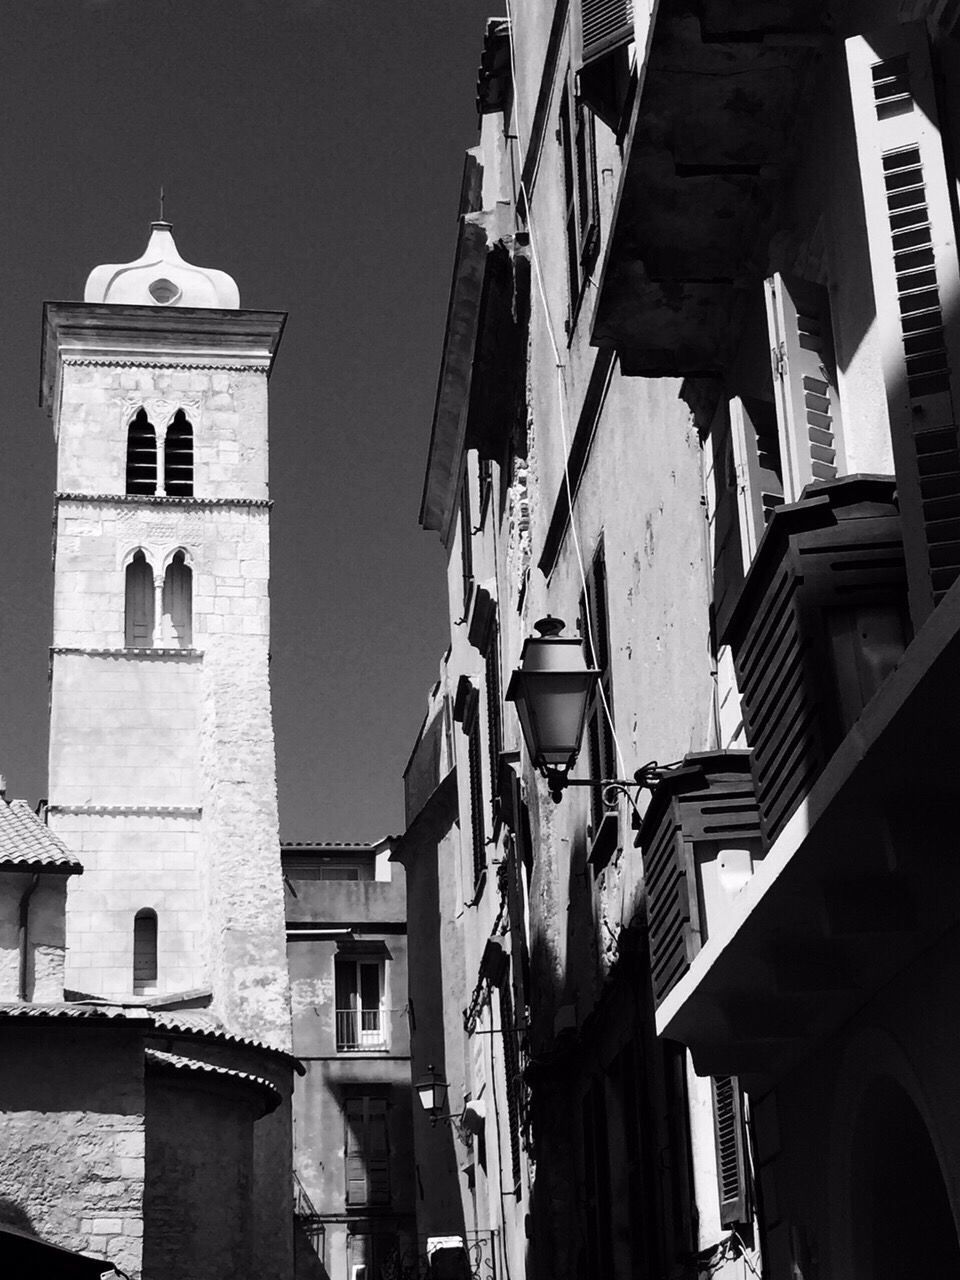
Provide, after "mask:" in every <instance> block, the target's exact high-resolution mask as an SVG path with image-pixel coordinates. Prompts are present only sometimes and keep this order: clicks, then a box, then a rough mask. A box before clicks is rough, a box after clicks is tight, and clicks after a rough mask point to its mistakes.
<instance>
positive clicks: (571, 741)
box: [506, 615, 657, 804]
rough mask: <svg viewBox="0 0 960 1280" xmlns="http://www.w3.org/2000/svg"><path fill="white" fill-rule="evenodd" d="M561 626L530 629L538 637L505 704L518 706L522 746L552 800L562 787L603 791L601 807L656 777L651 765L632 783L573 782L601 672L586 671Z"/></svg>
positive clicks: (549, 622) (527, 645)
mask: <svg viewBox="0 0 960 1280" xmlns="http://www.w3.org/2000/svg"><path fill="white" fill-rule="evenodd" d="M563 627H564V624H563V622H562V621H561V620H560V619H559V618H552V617H550V616H549V615H548V616H547V617H546V618H541V620H540V621H539V622H535V623H534V628H535V629H536V631H537V632H538V633H539V634H538V635H536V636H530V637H528V638H527V639H526V640H525V641H524V642H523V650H522V652H521V654H520V666H519V668H518V669H517V670H516V671H514V673H513V675H512V676H511V677H510V684H509V685H508V686H507V693H506V700H507V702H513V703H515V704H516V708H517V716H518V718H519V720H520V729H521V731H522V733H523V740H524V742H525V743H526V744H527V751H528V753H529V755H530V760H531V762H532V764H533V767H534V768H535V769H536V770H537V771H538V773H540V774H541V776H542V777H544V778H545V779H546V781H547V785H548V786H549V788H550V795H551V796H552V798H553V799H554V800H555V801H559V800H560V797H561V796H562V795H563V791H564V788H566V787H603V788H604V790H605V795H604V803H606V804H613V803H614V802H615V801H614V800H613V799H607V794H606V793H607V792H609V793H610V794H611V795H614V796H615V795H616V793H618V792H621V793H625V794H627V796H628V797H629V798H630V799H631V800H632V797H630V793H629V790H627V788H630V787H637V786H640V787H642V786H649V785H650V784H651V781H652V780H654V778H655V774H656V771H657V765H656V763H655V762H651V763H650V764H648V765H644V766H643V767H642V768H641V769H638V770H637V772H636V773H635V774H634V777H633V779H632V780H630V781H626V780H624V779H622V778H571V777H570V776H569V774H570V770H571V769H572V768H573V766H574V765H575V764H576V762H577V756H578V755H579V754H580V743H581V740H582V738H583V726H584V721H585V720H586V715H587V706H588V704H589V702H590V698H591V697H592V695H593V693H594V691H595V689H596V687H597V682H598V681H599V679H600V672H599V671H597V670H594V669H590V668H588V667H587V664H586V662H585V661H584V656H583V643H582V641H581V640H580V639H579V637H577V636H562V635H561V634H560V632H561V631H562V630H563Z"/></svg>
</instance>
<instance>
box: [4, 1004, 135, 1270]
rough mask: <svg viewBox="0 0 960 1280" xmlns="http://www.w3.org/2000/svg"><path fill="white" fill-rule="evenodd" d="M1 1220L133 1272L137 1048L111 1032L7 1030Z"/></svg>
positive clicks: (128, 1035)
mask: <svg viewBox="0 0 960 1280" xmlns="http://www.w3.org/2000/svg"><path fill="white" fill-rule="evenodd" d="M4 1046H5V1049H6V1052H5V1053H4V1054H2V1055H0V1104H2V1110H0V1149H2V1151H3V1159H2V1160H0V1216H2V1217H3V1218H4V1220H6V1221H8V1222H11V1223H12V1224H13V1225H14V1226H19V1227H22V1228H25V1229H28V1230H31V1231H33V1232H35V1233H36V1234H37V1235H39V1236H41V1237H43V1239H45V1240H48V1241H49V1242H50V1243H52V1244H58V1245H61V1246H62V1247H63V1248H66V1249H72V1250H78V1251H81V1252H86V1253H91V1254H94V1255H96V1256H99V1257H103V1258H105V1259H108V1260H109V1261H110V1262H113V1263H116V1264H117V1266H119V1267H120V1268H122V1269H123V1271H125V1272H127V1274H128V1275H130V1276H131V1277H132V1278H134V1280H136V1277H139V1275H140V1261H141V1245H142V1236H143V1218H142V1213H143V1181H144V1125H143V1112H144V1095H143V1050H142V1042H141V1039H140V1036H139V1034H138V1033H136V1032H131V1031H125V1030H123V1029H119V1030H118V1029H115V1028H112V1027H111V1028H107V1029H100V1028H89V1027H83V1028H72V1027H71V1028H69V1029H67V1028H60V1027H58V1028H55V1029H40V1028H35V1027H25V1026H23V1025H22V1024H16V1025H13V1024H11V1025H9V1026H7V1027H6V1028H5V1030H4Z"/></svg>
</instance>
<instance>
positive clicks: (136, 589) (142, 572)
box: [124, 551, 153, 649]
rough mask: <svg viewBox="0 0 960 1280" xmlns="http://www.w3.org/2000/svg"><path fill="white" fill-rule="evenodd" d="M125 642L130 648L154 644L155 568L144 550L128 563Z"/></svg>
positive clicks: (147, 646) (138, 552)
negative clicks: (152, 567)
mask: <svg viewBox="0 0 960 1280" xmlns="http://www.w3.org/2000/svg"><path fill="white" fill-rule="evenodd" d="M126 585H127V590H126V602H125V603H126V617H125V622H126V625H125V629H124V630H125V638H124V643H125V644H126V646H127V648H128V649H150V648H152V646H153V570H152V569H151V568H150V563H149V561H148V560H147V557H146V556H145V555H144V554H143V552H142V551H137V552H136V553H135V554H134V557H133V559H132V560H131V561H130V563H129V564H128V565H127V584H126Z"/></svg>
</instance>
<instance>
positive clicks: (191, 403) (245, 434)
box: [57, 358, 267, 498]
mask: <svg viewBox="0 0 960 1280" xmlns="http://www.w3.org/2000/svg"><path fill="white" fill-rule="evenodd" d="M141 408H142V409H143V410H144V411H145V412H146V414H147V417H148V418H149V420H150V421H151V422H152V424H153V426H154V427H155V429H156V431H157V434H158V444H159V445H160V449H161V452H162V443H163V433H164V432H165V430H166V427H167V426H168V424H169V423H170V422H172V420H173V416H174V414H175V413H176V411H177V410H178V409H182V410H183V412H184V413H185V414H186V416H187V418H188V419H189V420H190V422H191V423H192V424H193V431H194V453H195V472H196V477H197V488H196V492H197V493H198V494H201V495H202V496H203V497H208V498H236V497H238V496H239V495H243V496H244V497H248V498H266V496H267V451H266V448H265V441H266V436H265V424H266V418H267V380H266V377H265V376H264V374H263V373H262V372H257V371H255V370H252V369H247V370H239V369H223V370H218V369H198V368H187V367H170V366H162V365H159V364H158V365H155V366H148V365H146V364H145V365H144V366H141V367H139V368H130V367H126V366H125V365H124V364H121V363H118V364H113V365H105V364H102V363H89V362H86V361H81V362H69V358H68V361H67V362H65V363H64V366H63V372H62V383H61V401H60V410H59V456H58V460H57V467H58V471H57V475H58V479H57V487H58V488H59V489H60V490H61V491H64V492H82V493H118V494H119V493H123V492H124V491H125V482H126V451H127V427H128V426H129V424H130V422H131V421H132V419H133V417H134V415H135V414H136V413H137V411H138V410H139V409H141ZM160 492H162V489H161V490H160Z"/></svg>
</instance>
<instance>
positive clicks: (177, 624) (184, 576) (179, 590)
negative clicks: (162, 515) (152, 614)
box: [162, 551, 193, 649]
mask: <svg viewBox="0 0 960 1280" xmlns="http://www.w3.org/2000/svg"><path fill="white" fill-rule="evenodd" d="M162 605H163V630H164V643H166V644H169V645H172V646H177V647H179V648H181V649H189V648H190V646H191V644H192V643H193V570H192V569H191V568H190V566H189V565H188V564H187V558H186V556H185V554H184V553H183V552H182V551H177V552H176V553H175V554H174V557H173V559H172V560H171V561H170V563H169V564H168V565H167V571H166V573H165V574H164V575H163V596H162Z"/></svg>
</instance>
